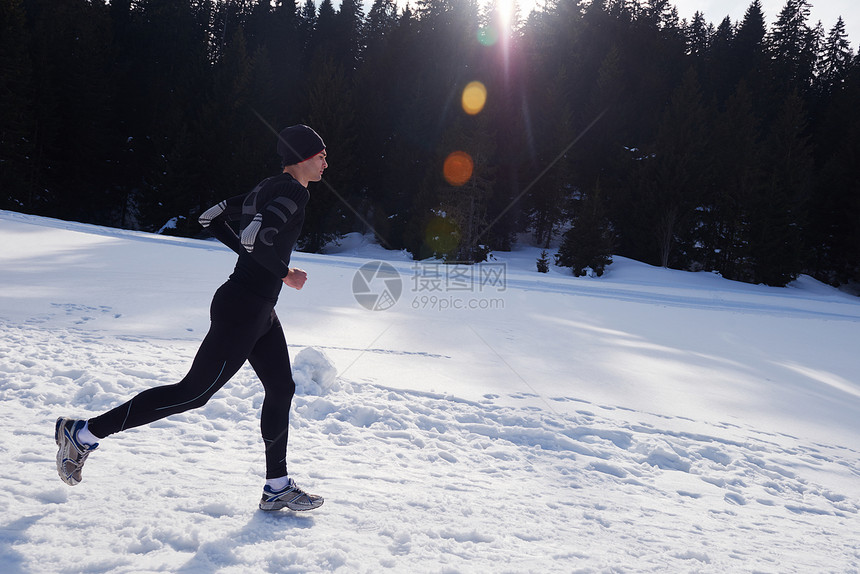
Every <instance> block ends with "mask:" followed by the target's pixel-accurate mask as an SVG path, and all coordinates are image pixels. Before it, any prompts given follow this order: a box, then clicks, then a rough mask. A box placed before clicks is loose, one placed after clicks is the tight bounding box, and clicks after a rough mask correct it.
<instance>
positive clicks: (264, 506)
mask: <svg viewBox="0 0 860 574" xmlns="http://www.w3.org/2000/svg"><path fill="white" fill-rule="evenodd" d="M323 502H325V500H320V503H319V504H317V505H316V506H302V507H299V508H293V507H292V506H290V505H289V504H288V503H286V502H283V501H279V500H276V501H274V502H262V501H261V502H260V510H262V511H264V512H275V511H276V510H283V509H284V508H286V509H287V510H292V511H293V512H307V511H308V510H314V509H316V508H319V507H320V506H322V505H323Z"/></svg>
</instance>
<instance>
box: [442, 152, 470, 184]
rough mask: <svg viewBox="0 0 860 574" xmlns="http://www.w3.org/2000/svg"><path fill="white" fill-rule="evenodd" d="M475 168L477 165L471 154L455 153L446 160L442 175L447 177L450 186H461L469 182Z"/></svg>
mask: <svg viewBox="0 0 860 574" xmlns="http://www.w3.org/2000/svg"><path fill="white" fill-rule="evenodd" d="M474 168H475V164H474V163H473V162H472V157H471V156H470V155H469V154H467V153H466V152H464V151H455V152H452V153H451V155H449V156H448V157H447V158H445V164H444V165H443V166H442V173H443V174H444V176H445V181H447V182H448V183H449V184H450V185H453V186H460V185H463V184H464V183H466V182H467V181H469V179H470V178H471V177H472V170H474Z"/></svg>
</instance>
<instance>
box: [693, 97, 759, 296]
mask: <svg viewBox="0 0 860 574" xmlns="http://www.w3.org/2000/svg"><path fill="white" fill-rule="evenodd" d="M710 150H711V153H712V154H713V159H714V170H713V180H712V184H711V185H710V186H709V187H708V188H707V189H706V192H707V195H706V196H705V197H704V200H703V206H704V209H703V210H702V211H701V213H700V217H701V219H700V222H701V225H700V227H699V229H698V236H697V238H696V239H697V240H698V241H699V242H700V244H701V246H702V249H701V250H700V251H699V253H698V257H697V259H698V261H699V262H700V265H701V267H702V268H704V269H708V270H713V271H718V272H719V273H721V274H722V276H723V277H726V278H727V279H733V280H738V281H748V282H749V281H752V280H753V271H752V268H751V264H750V251H749V248H750V241H751V233H752V230H751V228H750V224H751V217H752V215H753V213H754V209H755V206H754V203H753V202H754V200H755V198H756V197H757V196H758V195H759V194H760V193H761V186H762V183H763V182H762V161H763V159H762V154H763V143H762V141H761V127H760V122H759V120H758V119H757V117H756V114H755V113H754V111H753V102H752V96H751V94H750V93H749V90H748V89H747V87H746V84H745V82H741V83H740V84H739V85H738V87H737V89H736V90H735V93H734V94H732V96H731V97H730V98H729V99H728V101H727V103H726V108H725V111H723V112H722V113H721V114H720V116H719V117H718V118H717V121H716V122H715V126H714V130H713V144H712V145H711V146H710Z"/></svg>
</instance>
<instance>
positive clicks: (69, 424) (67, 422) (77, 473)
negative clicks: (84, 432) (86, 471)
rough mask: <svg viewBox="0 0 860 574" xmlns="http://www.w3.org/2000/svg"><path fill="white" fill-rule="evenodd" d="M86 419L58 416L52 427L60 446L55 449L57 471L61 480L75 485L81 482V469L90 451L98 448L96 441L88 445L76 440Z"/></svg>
mask: <svg viewBox="0 0 860 574" xmlns="http://www.w3.org/2000/svg"><path fill="white" fill-rule="evenodd" d="M85 424H86V421H82V420H77V419H67V418H63V417H60V418H58V419H57V425H56V427H54V440H55V441H57V446H58V447H60V448H59V450H58V451H57V473H58V474H59V475H60V478H62V479H63V482H65V483H66V484H68V485H69V486H75V485H76V484H78V483H80V482H81V469H82V468H83V467H84V463H85V462H86V460H87V457H88V456H90V453H91V452H93V451H94V450H96V449H97V448H98V446H99V445H98V443H96V444H94V445H88V444H85V443H82V442H80V441H79V440H78V431H79V430H81V429H82V428H84V425H85Z"/></svg>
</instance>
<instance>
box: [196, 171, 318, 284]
mask: <svg viewBox="0 0 860 574" xmlns="http://www.w3.org/2000/svg"><path fill="white" fill-rule="evenodd" d="M309 197H310V194H309V193H308V190H307V188H305V187H304V186H303V185H302V184H300V183H299V182H298V181H296V180H295V179H294V178H293V177H292V176H291V175H290V174H287V173H281V174H279V175H276V176H274V177H270V178H268V179H265V180H263V181H262V182H260V183H259V184H258V185H257V187H255V188H254V189H253V190H252V191H251V192H249V193H245V194H242V195H236V196H233V197H231V198H230V199H226V200H224V201H221V202H220V203H218V204H217V205H215V206H213V207H211V208H209V209H208V210H206V211H205V212H203V214H202V215H201V216H200V218H199V222H200V224H201V225H202V226H203V227H205V228H207V229H208V230H209V232H210V233H212V235H213V236H214V237H215V238H217V239H218V240H219V241H221V243H223V244H224V245H226V246H227V247H229V248H230V249H232V250H233V251H234V252H235V253H236V254H237V255H238V256H239V259H238V260H237V261H236V267H235V268H234V270H233V273H232V275H230V279H231V280H232V281H235V282H237V283H241V284H242V285H244V286H246V287H247V288H248V289H249V290H251V291H252V292H253V293H255V294H257V295H259V296H261V297H264V298H266V299H270V300H272V301H276V300H277V298H278V294H279V293H280V291H281V286H282V285H283V278H284V277H286V276H287V273H289V265H290V255H291V254H292V251H293V249H294V247H295V245H296V241H297V240H298V238H299V234H300V233H301V230H302V224H303V223H304V219H305V206H306V205H307V203H308V199H309ZM235 222H238V223H239V232H238V233H236V231H234V230H233V227H231V226H230V223H235Z"/></svg>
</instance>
